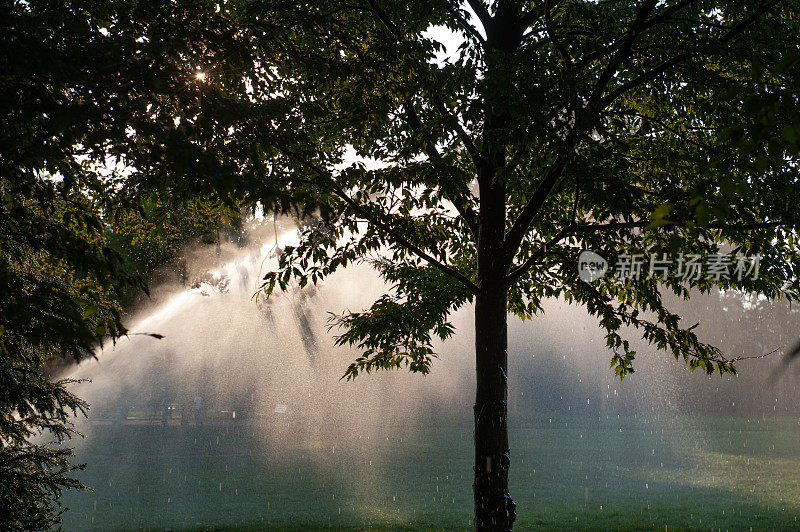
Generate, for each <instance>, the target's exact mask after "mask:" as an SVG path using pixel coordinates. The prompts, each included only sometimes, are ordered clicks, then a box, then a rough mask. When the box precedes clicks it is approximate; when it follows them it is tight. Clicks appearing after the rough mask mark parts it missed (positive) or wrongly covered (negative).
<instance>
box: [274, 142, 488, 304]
mask: <svg viewBox="0 0 800 532" xmlns="http://www.w3.org/2000/svg"><path fill="white" fill-rule="evenodd" d="M276 148H278V150H280V151H281V153H283V154H285V155H286V156H287V157H289V158H293V159H295V160H297V161H298V162H300V163H302V164H303V165H305V166H307V167H308V168H309V169H311V170H312V171H313V172H314V173H316V174H317V175H319V176H320V177H322V178H323V179H324V180H325V181H326V182H327V183H326V185H325V186H326V188H328V189H329V190H330V191H331V192H333V193H334V194H335V195H336V196H338V197H339V198H340V199H341V200H342V201H344V202H345V204H347V205H348V206H349V207H350V208H351V209H353V210H354V211H355V212H357V213H358V214H360V215H361V216H363V217H364V219H366V220H368V221H369V223H371V224H372V225H373V226H374V227H376V228H377V229H379V230H381V231H383V232H384V233H385V234H386V235H387V236H388V237H389V238H390V240H392V241H394V243H395V244H397V245H399V246H400V247H403V248H405V249H406V250H407V251H410V252H411V253H413V254H414V255H416V256H417V257H419V258H421V259H423V260H425V261H426V262H427V263H428V264H430V265H431V266H435V267H436V268H438V269H439V270H441V271H442V272H443V273H446V274H447V275H449V276H450V277H452V278H454V279H456V280H457V281H459V282H461V283H462V284H463V285H464V286H466V287H467V288H468V289H469V290H470V291H471V292H472V293H473V294H476V293H478V287H477V285H475V283H473V282H472V281H471V280H470V279H469V278H467V277H466V276H465V275H464V274H462V273H461V272H459V271H458V270H456V269H455V268H453V267H452V266H449V265H447V264H444V263H443V262H440V261H438V260H437V259H435V258H434V257H433V256H431V255H430V254H428V253H427V252H425V251H424V250H422V249H421V248H420V247H418V246H417V245H415V244H413V243H412V242H410V241H409V240H408V239H407V238H405V237H404V236H403V235H401V234H400V233H398V232H397V231H396V230H395V229H394V228H393V227H391V226H390V225H389V224H387V223H385V222H383V221H382V220H381V219H380V218H379V217H378V216H376V215H375V213H373V212H372V211H371V210H370V209H368V208H367V207H365V206H363V205H361V204H359V203H357V202H356V201H355V200H353V198H351V197H350V196H349V195H348V194H347V193H346V192H345V191H344V190H342V188H341V187H340V186H339V185H337V184H336V180H335V179H334V178H333V176H332V175H331V174H330V172H328V171H326V170H325V169H323V168H321V167H319V166H318V165H316V164H314V163H313V162H312V161H309V160H308V159H306V158H305V157H303V156H301V155H299V154H297V153H295V152H294V151H292V150H289V149H287V148H284V147H282V146H276Z"/></svg>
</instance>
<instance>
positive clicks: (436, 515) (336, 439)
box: [64, 413, 800, 530]
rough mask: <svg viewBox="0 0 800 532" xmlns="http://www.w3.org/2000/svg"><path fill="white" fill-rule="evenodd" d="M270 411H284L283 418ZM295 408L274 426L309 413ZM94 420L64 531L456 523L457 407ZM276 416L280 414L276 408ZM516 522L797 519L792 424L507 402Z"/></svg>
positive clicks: (759, 523)
mask: <svg viewBox="0 0 800 532" xmlns="http://www.w3.org/2000/svg"><path fill="white" fill-rule="evenodd" d="M282 419H289V418H288V417H287V418H282ZM315 422H319V420H312V419H308V418H307V419H293V420H290V421H287V422H286V423H289V424H290V425H291V423H298V424H302V423H306V424H309V423H315ZM270 423H277V422H274V421H269V422H264V423H259V424H258V425H253V424H248V423H246V422H242V423H240V424H238V425H228V426H204V427H197V428H196V427H192V426H188V427H180V426H169V427H160V426H147V425H123V426H95V427H93V428H92V431H91V432H90V434H89V436H88V437H87V438H86V440H85V441H83V442H81V446H80V449H79V460H80V461H83V462H87V463H88V467H87V469H86V471H84V472H82V473H81V474H80V477H81V478H82V480H83V481H84V482H85V483H87V484H88V485H90V486H91V487H92V488H93V489H94V491H92V492H88V491H86V492H71V493H68V494H66V495H65V497H64V502H65V503H66V505H67V506H69V507H70V510H69V511H68V512H67V513H66V514H65V529H67V530H92V529H97V530H140V529H148V530H209V529H211V530H270V529H274V530H301V529H302V530H317V529H326V528H332V529H351V530H365V529H372V530H426V529H427V530H465V529H469V528H470V524H471V521H470V518H471V509H472V493H471V472H472V442H471V437H472V432H471V426H470V422H469V419H467V418H464V417H460V416H455V415H451V416H446V415H438V416H433V417H431V418H430V419H428V420H425V422H423V423H420V426H414V427H408V426H403V425H397V424H391V423H386V424H384V425H381V424H380V423H378V424H377V428H375V429H374V430H373V431H372V432H371V433H370V436H369V439H367V438H365V437H364V435H359V434H349V435H346V437H343V436H342V435H341V433H339V436H333V435H331V436H330V437H327V436H325V434H324V431H323V433H322V434H323V435H322V436H320V437H318V438H315V439H310V438H299V437H298V438H292V437H291V434H292V430H291V426H290V427H288V429H287V428H286V427H282V429H285V431H284V434H287V435H288V436H286V437H283V438H281V439H280V442H279V443H276V442H275V441H274V440H272V441H266V440H265V439H264V438H263V437H262V435H263V434H264V433H265V431H270V430H272V429H273V428H274V427H273V426H272V425H271V424H270ZM280 423H284V421H283V420H282V421H280ZM510 423H511V427H512V432H511V449H512V473H511V490H512V496H513V497H514V499H515V501H516V502H517V505H518V517H517V529H518V530H532V529H547V530H553V529H562V530H576V529H582V530H610V529H624V530H653V529H654V530H689V529H691V530H696V529H705V530H749V529H750V528H751V527H752V529H753V530H769V529H774V530H785V529H787V528H797V529H800V521H798V519H799V518H800V422H799V421H798V420H797V419H788V418H767V419H761V418H758V419H755V418H751V419H747V418H720V417H684V416H682V417H678V418H675V417H666V418H660V419H653V418H640V417H633V416H631V417H624V416H623V417H621V418H620V419H618V418H617V417H616V415H615V416H609V417H608V418H606V416H601V417H599V418H598V417H596V416H595V417H587V416H577V415H565V414H558V415H554V416H549V415H542V414H533V413H513V414H512V415H511V419H510Z"/></svg>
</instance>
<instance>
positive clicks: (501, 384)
mask: <svg viewBox="0 0 800 532" xmlns="http://www.w3.org/2000/svg"><path fill="white" fill-rule="evenodd" d="M486 160H487V161H488V164H486V165H485V166H483V167H482V168H480V169H479V173H478V181H479V183H480V184H481V196H480V206H481V210H480V215H479V231H478V256H477V259H478V286H479V290H478V294H477V296H476V298H475V370H476V371H475V373H476V390H475V466H474V467H475V481H474V483H473V490H474V495H475V528H476V529H477V530H479V531H482V530H492V531H494V530H511V527H512V526H513V524H514V518H515V517H516V507H515V505H514V502H513V501H512V500H511V496H510V495H509V493H508V466H509V450H508V424H507V420H506V415H507V406H506V398H507V395H508V382H507V375H506V370H507V367H508V349H507V344H508V339H507V326H506V323H507V303H508V288H507V286H506V281H505V275H506V270H507V265H506V262H507V261H506V258H505V256H504V253H503V238H504V234H505V223H506V198H505V195H506V192H505V184H504V182H503V180H502V179H496V178H495V177H496V169H497V168H499V167H501V165H502V163H503V160H504V152H503V150H497V151H495V152H493V153H489V154H487V157H486Z"/></svg>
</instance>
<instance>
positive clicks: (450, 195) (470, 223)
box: [405, 100, 478, 238]
mask: <svg viewBox="0 0 800 532" xmlns="http://www.w3.org/2000/svg"><path fill="white" fill-rule="evenodd" d="M405 108H406V121H407V122H408V125H409V126H411V129H413V130H414V132H415V133H416V134H417V135H419V134H420V133H421V131H422V121H421V120H420V119H419V115H418V114H417V112H416V110H415V109H414V104H413V103H412V102H411V101H410V100H408V101H406V103H405ZM426 151H427V153H428V158H429V159H430V160H431V163H432V164H434V165H435V164H437V163H438V164H442V162H443V161H442V156H441V154H440V153H439V150H437V149H436V146H435V145H434V143H433V141H430V140H428V141H426ZM442 188H443V189H444V192H445V195H446V196H447V199H448V200H450V203H452V204H453V206H454V207H455V209H456V211H458V213H459V214H460V215H461V217H462V218H463V219H464V221H465V223H466V224H467V227H469V230H470V232H472V236H473V237H475V238H477V234H478V217H477V215H476V214H475V211H474V210H473V209H472V206H471V205H470V204H469V203H467V204H466V205H464V204H463V203H462V202H461V199H462V198H463V196H465V195H466V196H469V197H470V198H472V194H471V193H470V191H469V189H467V188H466V187H463V189H462V190H459V189H460V188H462V187H459V186H458V183H455V182H453V181H451V180H445V181H444V183H442ZM464 189H465V190H464Z"/></svg>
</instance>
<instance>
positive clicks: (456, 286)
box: [75, 0, 800, 530]
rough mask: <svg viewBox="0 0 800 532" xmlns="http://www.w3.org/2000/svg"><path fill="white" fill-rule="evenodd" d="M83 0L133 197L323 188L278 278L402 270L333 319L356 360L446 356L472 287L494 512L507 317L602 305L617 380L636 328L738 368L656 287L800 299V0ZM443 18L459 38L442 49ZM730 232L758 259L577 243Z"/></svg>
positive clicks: (237, 198)
mask: <svg viewBox="0 0 800 532" xmlns="http://www.w3.org/2000/svg"><path fill="white" fill-rule="evenodd" d="M75 4H76V5H80V6H82V7H81V9H82V11H81V12H82V13H83V12H85V13H89V14H90V18H91V20H92V21H93V23H94V25H93V27H92V28H93V31H92V32H90V33H91V39H93V40H96V41H98V42H100V43H101V45H102V47H101V48H100V49H102V50H105V51H106V54H105V55H104V56H100V57H97V58H96V60H97V64H98V66H97V67H96V69H95V71H96V72H107V73H109V74H112V73H113V74H114V76H109V77H108V79H110V80H111V81H106V82H105V83H110V84H114V83H116V84H117V85H115V87H114V88H113V89H108V91H107V92H108V94H109V95H110V99H111V101H112V102H113V104H114V106H113V107H114V109H115V112H114V113H112V114H111V115H110V116H108V117H106V123H107V125H108V126H109V128H110V129H112V130H113V131H114V132H117V134H116V135H115V136H114V140H115V142H113V143H112V150H111V151H112V152H113V154H114V155H117V156H119V157H120V158H121V159H122V161H123V162H124V163H125V164H127V165H128V166H129V167H130V168H131V174H130V175H128V176H126V177H125V179H123V180H121V182H122V188H123V190H122V192H123V194H129V195H130V196H136V195H137V194H141V193H143V192H146V191H148V190H161V191H168V192H169V197H170V198H171V199H173V200H174V201H181V200H183V199H184V198H190V197H195V196H197V195H203V196H205V197H213V198H214V199H215V201H219V202H220V205H221V206H222V207H223V208H227V209H235V208H238V206H239V205H241V204H245V205H248V206H250V207H254V206H255V205H257V204H260V205H262V206H264V207H266V208H268V209H273V210H281V209H285V208H287V207H288V206H290V205H293V204H294V205H296V204H298V203H299V204H303V205H305V206H306V207H307V208H309V209H311V208H317V209H319V211H320V215H321V218H322V219H323V220H325V222H326V223H325V224H320V225H315V226H309V227H307V228H305V229H304V230H303V232H302V239H301V243H300V244H299V245H298V246H296V247H294V248H291V249H286V250H285V253H284V254H283V256H282V258H281V268H280V271H278V272H273V273H271V274H270V275H268V276H267V278H266V279H265V286H264V290H265V291H267V292H270V291H272V290H273V289H275V288H276V287H281V288H285V287H286V286H287V285H288V283H289V282H290V281H291V279H292V278H295V279H298V282H299V283H300V284H301V285H305V284H307V283H308V282H312V283H313V282H317V281H319V280H320V279H322V278H324V277H325V276H326V275H328V274H330V273H331V272H333V271H334V270H336V269H337V268H340V267H343V266H346V265H347V264H349V263H351V262H353V261H357V260H369V261H371V263H372V264H373V265H374V266H375V268H376V269H377V270H378V272H379V273H380V274H381V275H382V276H383V277H384V279H386V281H387V282H388V283H389V284H390V285H391V290H390V292H389V293H387V294H386V295H384V296H383V297H381V298H379V299H378V301H376V302H375V304H374V305H372V307H371V308H369V309H368V310H366V311H364V312H356V313H346V314H344V315H341V316H339V317H338V318H337V319H336V322H335V323H337V324H338V325H340V326H342V327H343V332H342V334H341V335H340V336H339V337H338V341H339V342H340V343H342V344H352V345H355V346H357V347H359V348H360V349H361V350H362V352H363V354H362V356H360V357H359V358H358V359H357V360H356V361H355V362H354V363H353V364H352V365H351V366H350V367H349V368H348V370H347V372H346V376H347V377H348V378H354V377H356V376H357V375H359V374H361V373H363V372H369V371H372V370H374V369H389V368H397V367H401V366H404V365H405V366H407V367H409V368H410V369H411V370H413V371H419V372H423V373H425V372H427V371H429V369H430V365H431V359H432V358H433V357H434V356H435V352H434V343H435V341H436V340H435V339H436V338H438V339H441V340H444V339H446V338H447V337H448V336H450V335H451V334H452V333H453V328H452V326H451V325H450V324H449V322H448V315H449V314H450V313H451V312H453V311H454V310H455V309H457V308H459V307H462V306H464V305H466V304H468V303H472V304H473V305H474V310H475V336H476V339H475V342H476V346H475V358H476V379H477V382H476V399H475V479H474V492H475V524H476V527H477V528H478V529H479V530H509V529H511V527H512V525H513V521H514V516H515V505H514V503H513V502H512V499H511V497H510V495H509V493H508V469H509V465H510V453H509V447H508V436H507V419H506V396H507V352H506V345H507V342H506V320H507V314H508V313H509V312H511V313H514V314H516V315H518V316H521V317H523V318H532V317H533V316H535V315H536V314H537V313H538V312H540V311H541V301H542V299H544V298H547V297H563V298H566V299H568V300H570V301H576V302H580V303H582V304H584V305H585V306H586V308H587V309H588V310H589V311H590V312H591V313H592V314H594V315H595V316H597V317H598V319H599V321H600V324H601V326H602V327H604V328H605V330H606V331H607V341H608V345H609V347H610V348H611V349H612V350H613V356H612V365H613V366H614V367H615V368H616V372H617V374H618V375H620V377H624V376H625V375H626V374H627V373H629V372H631V371H633V366H632V363H633V360H634V356H635V352H634V350H633V349H632V348H631V346H630V344H629V342H628V340H627V335H628V334H630V333H632V332H634V331H633V330H634V329H639V332H640V333H641V334H642V336H643V337H644V339H645V340H647V341H649V342H650V343H652V344H653V345H654V346H655V347H657V348H658V349H666V350H669V351H671V352H672V353H673V354H674V355H675V356H678V357H682V358H684V359H685V360H686V361H687V362H688V363H689V364H690V366H691V367H692V368H701V369H702V370H704V371H707V372H709V373H711V372H714V371H719V372H721V373H722V372H728V371H734V362H735V359H732V358H726V357H725V356H724V354H723V353H722V352H721V351H720V350H718V349H716V348H714V347H713V346H710V345H707V344H705V343H703V342H701V341H700V340H699V339H698V338H697V336H696V335H695V333H694V332H693V327H692V326H686V325H685V324H682V323H681V320H680V317H679V316H678V315H677V314H675V313H673V312H670V311H669V309H668V308H666V305H665V304H664V300H663V299H662V292H664V291H672V292H674V293H675V294H677V295H679V296H681V297H687V296H688V295H689V291H690V290H691V289H699V290H701V291H707V290H710V289H711V288H713V287H715V286H717V287H720V288H725V289H728V288H736V289H740V290H744V291H748V292H757V293H760V294H762V295H764V296H766V297H768V298H771V299H775V298H786V299H788V300H789V301H794V300H795V299H797V297H798V289H799V288H800V286H799V285H798V275H797V271H798V270H797V269H798V266H799V265H800V260H799V257H798V246H797V242H796V238H797V230H798V214H797V209H796V207H795V206H796V204H797V201H798V200H799V199H800V197H799V196H800V192H798V190H800V188H798V186H797V185H798V177H797V170H796V168H797V166H796V164H797V156H798V150H797V142H798V138H800V127H798V123H797V119H796V116H797V110H798V99H797V94H798V87H799V86H798V64H799V63H798V50H797V46H796V43H797V42H798V37H799V36H800V35H799V32H798V25H797V24H798V18H797V17H798V14H799V13H798V10H799V8H800V6H799V5H798V3H797V2H796V1H795V0H783V1H780V0H761V1H759V2H752V1H744V0H737V1H733V2H730V1H729V2H720V1H711V0H670V1H667V2H659V1H657V0H641V1H635V0H619V1H600V2H596V1H589V0H567V1H558V0H542V1H525V2H523V1H518V2H517V1H512V0H498V1H497V2H494V3H493V4H492V5H486V4H485V3H484V2H482V1H481V0H468V1H467V3H466V4H464V5H462V3H460V2H455V1H451V0H424V1H421V2H414V3H413V4H412V5H408V4H407V3H403V2H397V1H395V0H363V1H352V0H351V1H339V0H329V1H327V2H324V3H305V2H300V1H293V0H271V1H266V0H264V1H258V0H254V1H251V2H243V3H237V2H231V3H222V4H214V3H211V2H185V1H183V0H177V1H175V2H170V3H164V4H150V3H138V4H137V3H123V2H110V3H99V2H98V3H95V2H76V3H75ZM436 27H438V28H446V29H447V30H449V31H450V32H454V33H455V34H457V36H458V37H457V38H458V39H459V40H460V41H461V44H460V46H459V48H458V50H457V51H456V52H455V53H454V54H451V55H450V56H448V57H446V58H442V57H441V54H442V53H443V50H442V46H441V45H440V44H439V43H438V42H437V41H436V39H434V37H433V34H432V33H430V31H429V30H431V28H436ZM100 35H102V37H100ZM93 42H94V41H93ZM104 69H105V70H104ZM115 80H119V81H115ZM119 132H124V133H125V134H124V135H123V134H119ZM349 150H352V151H353V152H354V153H355V154H356V155H357V156H358V157H359V158H360V159H362V161H363V160H370V159H374V160H376V161H377V162H378V164H375V165H369V166H368V165H366V164H364V163H363V162H355V163H352V160H351V159H348V157H347V156H346V154H347V153H348V151H349ZM728 249H729V250H732V251H733V252H735V253H741V254H748V255H756V254H759V255H761V256H762V259H761V269H760V275H759V276H758V278H752V277H749V276H743V277H742V278H738V277H736V276H732V277H730V278H727V279H726V278H718V279H714V278H706V277H699V278H686V279H683V278H678V277H675V276H669V275H664V276H659V275H655V276H644V277H643V278H641V279H630V278H628V279H625V278H616V277H613V276H606V277H604V278H602V279H599V280H596V281H595V282H594V283H586V282H584V281H582V280H581V279H580V278H579V275H578V271H577V268H576V265H577V261H578V256H579V254H580V253H581V252H582V251H584V250H594V251H595V252H597V253H599V254H601V255H603V256H604V257H606V258H609V259H613V258H615V257H617V255H621V257H619V258H620V260H621V258H622V256H624V254H633V253H637V252H639V253H647V254H657V255H658V256H662V255H663V254H677V253H680V252H682V253H684V254H698V255H701V256H706V257H708V256H711V255H714V254H718V253H719V252H720V251H721V250H728ZM623 335H625V336H626V338H623Z"/></svg>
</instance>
